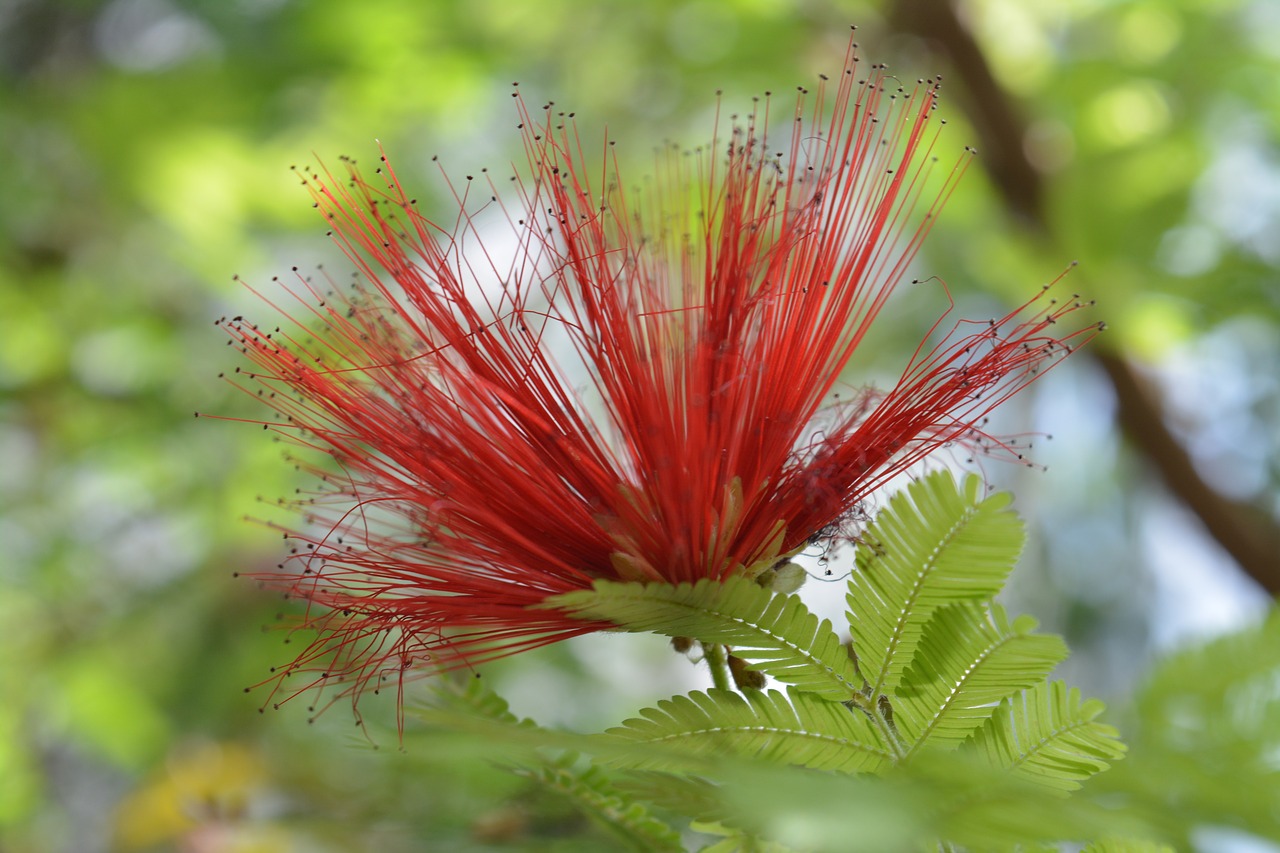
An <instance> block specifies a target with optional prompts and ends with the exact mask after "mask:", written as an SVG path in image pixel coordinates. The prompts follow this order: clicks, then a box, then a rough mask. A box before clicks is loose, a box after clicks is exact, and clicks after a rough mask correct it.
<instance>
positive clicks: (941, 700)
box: [893, 603, 1067, 755]
mask: <svg viewBox="0 0 1280 853" xmlns="http://www.w3.org/2000/svg"><path fill="white" fill-rule="evenodd" d="M1035 625H1036V623H1035V620H1034V619H1032V618H1031V617H1029V616H1023V617H1020V618H1018V619H1016V620H1014V622H1013V623H1012V624H1010V623H1009V618H1008V616H1007V615H1006V614H1005V612H1004V608H1002V607H1000V606H999V605H998V604H989V605H986V604H970V603H964V604H953V605H951V606H949V607H944V608H941V609H940V610H938V611H937V612H936V613H935V614H934V616H933V618H932V619H931V620H929V622H928V624H927V625H926V627H925V629H924V636H923V638H922V639H921V641H920V645H919V648H918V650H917V653H916V656H915V660H914V661H913V663H912V665H911V667H909V668H908V669H907V671H906V673H905V674H904V676H903V680H902V683H901V684H900V685H899V687H898V690H897V691H896V694H895V696H894V698H893V710H894V720H895V722H896V723H897V726H898V730H899V732H901V734H902V736H903V737H904V738H905V739H906V741H907V742H908V743H909V744H910V746H909V749H908V752H907V754H908V755H910V754H911V753H913V752H915V751H916V750H918V749H919V748H920V747H922V746H923V745H925V744H926V743H927V744H929V745H930V746H935V747H954V746H959V745H960V743H961V742H963V741H964V740H965V739H966V738H968V737H969V735H971V734H972V733H973V731H974V729H976V728H978V727H979V726H981V725H982V724H983V723H984V722H986V720H987V719H988V718H989V717H990V716H991V715H992V713H993V712H994V711H995V704H996V703H997V702H999V701H1000V700H1002V699H1005V698H1008V697H1009V696H1011V695H1013V694H1014V693H1016V692H1017V691H1018V690H1021V689H1023V688H1025V687H1031V686H1032V685H1034V684H1036V683H1037V682H1039V681H1041V680H1043V679H1044V678H1045V677H1046V676H1047V675H1048V674H1049V672H1050V671H1051V670H1052V669H1053V668H1054V666H1056V665H1057V664H1058V663H1060V662H1061V661H1063V660H1065V659H1066V657H1067V647H1066V644H1065V643H1063V642H1062V640H1061V639H1060V638H1058V637H1054V636H1049V635H1042V634H1032V633H1030V632H1031V630H1032V629H1034V628H1035Z"/></svg>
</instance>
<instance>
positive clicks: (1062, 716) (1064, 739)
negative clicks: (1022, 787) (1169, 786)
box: [967, 681, 1125, 792]
mask: <svg viewBox="0 0 1280 853" xmlns="http://www.w3.org/2000/svg"><path fill="white" fill-rule="evenodd" d="M1102 709H1103V705H1102V703H1101V702H1099V701H1098V700H1096V699H1090V700H1088V701H1082V700H1081V698H1080V691H1079V690H1078V689H1076V688H1070V689H1068V688H1067V686H1066V685H1065V684H1063V683H1062V682H1060V681H1054V682H1041V683H1040V684H1037V685H1036V686H1035V687H1033V688H1031V689H1030V690H1026V691H1024V692H1022V693H1020V694H1019V695H1017V696H1014V697H1012V698H1010V699H1006V700H1005V701H1004V702H1002V703H1000V707H999V708H997V709H996V712H995V713H994V714H992V716H991V719H989V720H988V721H987V723H986V725H984V726H983V727H982V728H981V729H979V730H978V731H977V733H976V734H975V735H974V737H973V740H972V741H971V742H970V744H969V745H968V747H967V748H970V749H974V750H977V751H978V752H980V753H982V754H984V755H985V756H986V757H987V759H988V760H989V761H990V762H991V763H992V764H993V765H995V766H997V767H1005V768H1008V769H1009V770H1012V771H1013V772H1014V773H1015V774H1017V775H1019V776H1022V777H1024V778H1026V779H1027V780H1029V781H1032V782H1035V783H1037V784H1040V785H1044V786H1046V787H1049V788H1055V789H1057V790H1060V791H1063V792H1066V791H1073V790H1075V789H1076V788H1079V787H1080V783H1081V782H1082V781H1084V780H1085V779H1088V778H1089V777H1090V776H1092V775H1094V774H1095V773H1100V772H1102V771H1103V770H1106V769H1107V767H1108V766H1110V762H1112V761H1116V760H1118V759H1119V758H1120V757H1121V756H1123V755H1124V752H1125V746H1124V744H1123V743H1121V742H1120V741H1119V739H1118V738H1119V733H1118V732H1116V730H1115V729H1114V728H1112V727H1111V726H1108V725H1106V724H1104V723H1099V722H1095V720H1096V718H1097V716H1098V715H1099V714H1100V713H1102Z"/></svg>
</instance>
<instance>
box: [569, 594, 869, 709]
mask: <svg viewBox="0 0 1280 853" xmlns="http://www.w3.org/2000/svg"><path fill="white" fill-rule="evenodd" d="M548 606H550V607H554V608H556V609H558V610H562V611H564V612H566V613H568V614H569V615H571V616H574V617H577V618H581V619H594V620H601V621H607V622H612V623H613V624H615V625H617V626H618V627H620V628H622V629H624V630H627V631H653V632H655V633H658V634H666V635H667V636H669V637H694V638H697V639H698V640H701V641H703V642H705V643H723V644H725V645H728V646H731V647H732V648H733V654H734V655H735V656H736V657H739V658H741V659H743V660H744V661H747V662H748V663H750V664H751V667H752V669H756V670H759V671H760V672H763V673H764V674H765V675H768V676H770V677H772V678H775V679H777V680H778V681H781V682H784V683H786V684H790V685H793V686H794V687H796V688H797V689H799V690H803V691H806V692H809V693H814V694H817V695H819V696H823V697H825V698H827V699H831V700H833V701H836V702H843V701H846V700H848V699H849V698H851V697H852V696H853V694H854V693H856V692H857V691H858V690H859V689H860V688H861V685H862V681H861V679H859V678H858V675H857V670H856V669H855V668H854V666H853V662H852V661H851V660H850V659H849V653H848V651H847V650H846V649H845V647H844V645H843V644H841V642H840V638H839V637H838V636H837V635H836V633H835V632H834V631H833V630H832V629H831V623H830V622H828V621H827V620H825V619H823V620H821V621H819V619H818V617H817V616H815V615H813V614H812V613H810V612H809V610H808V609H807V608H806V607H805V606H804V604H803V603H801V601H800V599H798V598H796V597H795V596H790V595H774V594H773V593H771V592H769V591H768V590H766V589H764V588H762V587H761V586H760V585H759V584H757V583H755V582H754V581H752V580H750V579H748V578H745V577H739V576H735V577H730V578H725V579H724V580H719V581H717V580H710V579H707V580H701V581H699V582H698V583H697V584H695V585H693V586H690V585H689V584H680V585H679V586H668V585H666V584H638V583H626V584H623V583H612V582H610V581H596V582H595V585H594V588H593V589H591V590H583V591H581V592H571V593H566V594H565V595H558V596H556V597H554V598H552V599H551V600H550V601H549V602H548Z"/></svg>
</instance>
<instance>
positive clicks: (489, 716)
mask: <svg viewBox="0 0 1280 853" xmlns="http://www.w3.org/2000/svg"><path fill="white" fill-rule="evenodd" d="M435 698H436V703H435V707H436V709H439V710H441V711H444V712H446V713H447V712H454V713H461V714H465V715H469V716H473V717H478V718H481V719H484V720H489V721H491V722H492V723H496V724H498V725H499V726H500V727H501V729H499V730H497V731H491V732H489V733H488V738H489V740H490V741H499V742H500V741H501V740H502V738H503V732H505V733H506V734H507V735H509V736H510V735H515V734H516V733H517V732H518V733H520V734H521V737H519V739H517V740H514V741H513V742H512V743H511V744H510V747H511V748H510V749H508V750H505V752H506V755H507V756H508V758H509V759H510V760H509V761H504V762H503V763H505V764H507V766H508V767H509V768H510V770H511V771H512V772H513V773H514V774H516V775H517V776H522V777H524V778H526V779H529V780H531V781H533V782H535V783H537V784H538V785H539V786H540V787H543V788H546V789H548V790H550V791H553V792H555V793H557V794H559V795H560V796H563V797H565V798H566V799H568V800H570V801H571V802H572V803H573V804H574V805H575V806H576V807H577V808H578V810H579V811H581V812H582V813H583V814H585V815H586V816H587V817H588V818H589V819H590V820H592V821H593V822H595V823H596V824H597V825H599V826H600V827H602V828H603V829H605V830H606V831H607V832H609V834H610V835H612V836H613V837H614V838H615V839H617V840H618V841H619V842H621V843H622V844H624V845H625V846H626V847H627V848H629V849H631V850H636V851H648V850H657V851H664V853H667V851H669V853H678V851H683V850H684V845H683V843H682V842H681V839H680V833H679V832H678V831H677V830H676V829H675V828H674V827H672V826H670V825H668V824H666V823H664V822H663V821H661V820H659V819H658V818H656V817H654V816H653V814H652V813H651V812H650V811H649V809H648V807H647V806H646V805H645V804H643V803H641V802H639V801H636V800H634V799H632V798H630V797H629V795H628V794H627V792H625V791H622V790H619V789H618V788H617V787H615V786H614V784H613V781H612V780H611V779H610V778H609V777H608V776H607V775H606V774H605V772H604V771H603V770H601V769H600V768H599V767H596V766H593V765H583V764H582V763H581V762H579V760H578V755H577V753H576V752H573V751H564V750H556V753H557V757H551V755H552V754H551V752H549V751H548V750H545V749H541V748H534V749H528V748H526V747H527V742H526V741H527V738H528V735H529V734H531V733H545V734H551V733H550V732H547V731H546V730H545V729H541V728H540V727H539V726H538V725H537V724H535V723H534V722H533V721H532V720H528V719H522V718H520V717H517V716H516V715H515V714H513V713H512V712H511V708H510V706H509V705H508V704H507V701H506V700H505V699H503V698H502V697H501V696H499V695H498V694H497V693H494V692H493V691H492V690H491V689H489V687H488V686H487V685H485V684H483V683H482V682H481V681H480V680H478V679H467V681H466V682H465V683H461V684H459V683H457V682H454V683H448V682H445V683H443V684H441V685H440V689H438V690H437V691H436V695H435ZM419 713H420V716H421V717H422V718H423V719H424V720H427V721H429V720H431V719H432V716H433V715H432V710H431V709H424V710H422V711H421V712H419ZM582 740H583V743H584V745H585V744H587V743H588V741H587V740H586V739H585V738H583V739H582Z"/></svg>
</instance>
